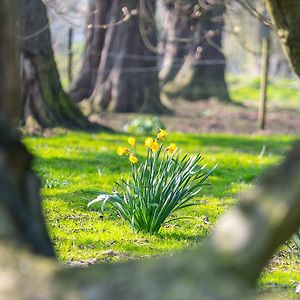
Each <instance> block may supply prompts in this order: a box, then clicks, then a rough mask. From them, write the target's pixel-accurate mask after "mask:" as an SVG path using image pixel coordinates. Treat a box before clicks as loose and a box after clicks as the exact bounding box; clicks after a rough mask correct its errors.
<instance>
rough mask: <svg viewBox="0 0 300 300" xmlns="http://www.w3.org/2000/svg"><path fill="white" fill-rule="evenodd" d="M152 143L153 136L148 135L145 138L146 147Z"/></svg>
mask: <svg viewBox="0 0 300 300" xmlns="http://www.w3.org/2000/svg"><path fill="white" fill-rule="evenodd" d="M152 143H153V138H151V137H148V138H146V139H145V146H146V147H147V148H150V147H151V145H152Z"/></svg>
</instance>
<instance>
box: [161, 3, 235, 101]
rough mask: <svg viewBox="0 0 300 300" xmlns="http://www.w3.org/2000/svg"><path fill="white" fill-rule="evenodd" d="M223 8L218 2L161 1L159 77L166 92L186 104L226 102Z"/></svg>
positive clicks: (228, 98)
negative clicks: (163, 41)
mask: <svg viewBox="0 0 300 300" xmlns="http://www.w3.org/2000/svg"><path fill="white" fill-rule="evenodd" d="M224 13H225V6H224V4H223V3H222V2H220V1H214V2H211V4H205V3H204V2H203V3H202V2H200V4H199V2H198V1H188V3H187V4H182V3H181V2H180V1H178V3H177V2H176V1H175V2H172V1H168V0H165V1H164V14H165V17H164V18H165V20H166V22H164V30H165V37H164V39H165V40H166V42H165V47H164V48H165V54H164V58H163V68H162V70H161V72H160V77H161V79H162V80H163V81H164V82H170V83H169V84H168V85H167V86H166V91H169V90H170V91H172V92H171V94H172V93H175V94H179V95H181V96H183V97H184V98H185V99H187V100H201V99H208V98H216V99H218V100H220V101H230V97H229V93H228V88H227V84H226V81H225V67H226V60H225V56H224V54H223V52H222V51H223V50H222V49H223V48H222V36H223V28H224Z"/></svg>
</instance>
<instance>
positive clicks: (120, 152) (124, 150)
mask: <svg viewBox="0 0 300 300" xmlns="http://www.w3.org/2000/svg"><path fill="white" fill-rule="evenodd" d="M117 153H118V155H120V156H122V155H127V154H129V149H128V148H127V147H122V146H119V147H118V148H117Z"/></svg>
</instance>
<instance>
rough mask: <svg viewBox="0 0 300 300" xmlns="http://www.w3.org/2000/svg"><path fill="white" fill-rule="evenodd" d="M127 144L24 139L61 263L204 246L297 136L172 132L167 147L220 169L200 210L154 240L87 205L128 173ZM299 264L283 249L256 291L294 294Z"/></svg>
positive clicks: (71, 137)
mask: <svg viewBox="0 0 300 300" xmlns="http://www.w3.org/2000/svg"><path fill="white" fill-rule="evenodd" d="M137 139H138V143H139V146H138V152H139V153H140V154H144V155H145V151H144V147H143V141H144V137H138V138H137ZM126 140H127V136H125V135H122V134H106V133H99V134H87V133H80V132H69V133H65V134H60V135H56V136H52V137H47V138H43V137H26V138H24V141H25V143H26V145H27V146H28V147H29V149H30V150H31V151H32V152H33V153H34V154H35V156H36V159H35V164H34V165H35V170H36V171H37V172H38V174H39V175H40V177H41V179H42V188H43V189H42V195H43V208H44V213H45V217H46V220H47V224H48V228H49V231H50V235H51V238H52V240H53V243H54V245H55V249H56V251H57V255H58V257H59V258H60V259H61V260H63V261H71V260H74V261H79V260H91V259H95V260H97V261H123V260H127V259H140V258H143V257H150V256H156V255H170V254H172V253H174V252H177V251H181V250H182V249H183V248H186V247H193V246H196V245H199V244H201V242H202V241H203V239H205V237H206V236H207V234H208V233H209V231H210V230H211V228H212V226H213V225H214V223H215V221H216V219H217V218H218V217H219V216H220V215H221V214H222V213H223V212H224V211H226V210H227V209H228V208H229V207H231V206H232V205H234V204H235V203H236V202H237V201H238V200H237V193H239V192H240V191H242V190H245V189H248V188H249V187H250V186H251V185H252V184H255V182H256V181H257V180H258V179H259V177H260V176H261V175H262V174H263V172H264V171H265V170H266V169H267V168H268V167H269V166H270V165H272V164H274V163H276V162H278V161H280V159H281V158H282V155H283V153H284V152H285V151H286V150H287V149H288V148H289V146H290V144H291V142H292V141H293V140H294V138H293V137H289V136H271V137H265V136H238V135H224V134H210V135H196V134H193V135H191V134H179V133H171V134H170V135H169V136H168V142H175V143H177V144H178V145H179V146H180V147H181V148H182V149H183V151H184V152H188V153H190V154H192V153H199V152H200V153H202V154H203V155H204V157H205V163H207V164H208V166H210V167H213V166H214V165H215V164H216V163H218V168H217V169H216V170H215V172H214V173H213V175H212V176H211V177H210V178H209V182H210V183H211V185H210V186H208V187H206V188H205V189H203V193H202V194H201V195H199V197H197V198H196V199H195V200H196V201H198V203H199V205H198V206H192V207H190V208H187V209H185V210H184V211H182V212H180V214H181V215H183V216H192V217H194V218H193V219H188V220H184V221H182V220H181V221H174V222H172V223H169V224H167V225H166V226H164V227H163V228H162V230H161V231H160V233H159V234H158V235H157V236H150V235H147V234H142V233H135V232H132V231H131V230H130V228H129V225H128V224H127V223H125V222H124V221H123V220H121V219H120V218H119V217H118V216H117V215H116V213H115V212H114V211H113V210H108V211H107V212H106V213H104V215H103V214H102V213H101V212H100V210H99V206H96V205H95V206H93V207H91V208H87V203H88V201H89V200H91V199H94V198H95V197H96V196H97V195H98V193H99V192H100V191H105V192H111V191H112V188H113V186H114V182H115V181H117V180H119V179H120V178H121V177H126V176H128V175H129V170H130V166H129V162H128V160H127V158H126V157H119V156H117V154H116V151H115V150H116V147H117V146H118V145H124V144H126ZM263 148H264V149H265V151H264V153H262V149H263ZM262 154H263V155H262ZM140 158H141V156H140ZM108 250H110V251H108ZM298 263H299V262H297V260H296V258H295V257H293V255H292V254H291V253H290V252H289V251H288V250H287V248H285V247H283V249H281V250H280V251H279V253H278V255H277V256H276V259H274V262H273V263H272V265H271V266H270V267H269V268H268V269H267V270H266V273H265V274H264V276H263V277H262V280H261V283H262V285H261V288H262V289H263V290H270V289H273V288H274V286H278V287H281V288H283V289H285V288H287V291H291V290H292V283H293V282H296V281H300V274H299V272H298V274H297V272H296V270H297V268H298ZM298 271H299V270H298Z"/></svg>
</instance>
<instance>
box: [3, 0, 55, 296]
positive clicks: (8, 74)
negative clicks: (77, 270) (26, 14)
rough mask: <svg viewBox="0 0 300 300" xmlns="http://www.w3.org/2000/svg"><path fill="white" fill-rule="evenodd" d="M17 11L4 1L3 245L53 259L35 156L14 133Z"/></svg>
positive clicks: (16, 99)
mask: <svg viewBox="0 0 300 300" xmlns="http://www.w3.org/2000/svg"><path fill="white" fill-rule="evenodd" d="M15 11H16V5H15V2H14V1H10V0H4V1H1V4H0V23H1V24H0V40H1V47H0V62H1V63H0V73H1V74H3V77H2V79H1V89H0V108H1V112H0V241H1V243H3V242H4V241H13V242H14V243H17V244H18V245H19V246H20V245H23V246H25V247H26V248H29V249H30V250H31V251H33V252H35V253H38V254H42V255H46V256H54V251H53V248H52V245H51V243H50V240H49V237H48V233H47V231H46V227H45V224H44V218H43V215H42V213H41V205H40V203H41V201H40V197H39V181H38V178H37V176H36V175H35V174H34V172H33V171H32V169H31V161H32V156H31V155H30V154H29V153H28V152H27V150H26V148H25V147H24V145H23V144H22V143H21V142H20V140H19V139H20V137H19V136H18V135H17V133H16V132H15V131H14V130H13V129H12V126H13V123H14V122H12V120H14V119H16V118H17V117H18V115H19V104H20V101H19V99H20V97H19V84H20V82H19V76H18V64H17V53H16V42H15V36H16V30H15V22H16V21H15V20H16V19H15V15H14V13H15ZM0 290H1V288H0Z"/></svg>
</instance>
